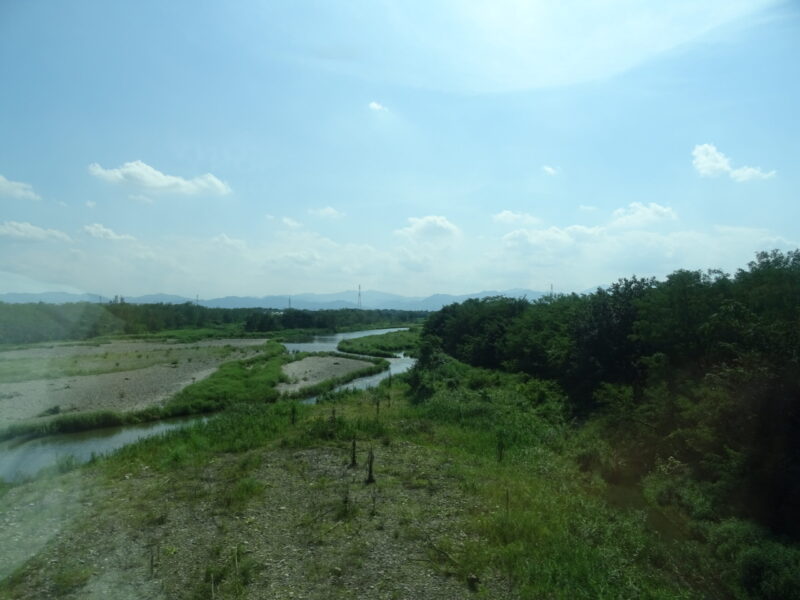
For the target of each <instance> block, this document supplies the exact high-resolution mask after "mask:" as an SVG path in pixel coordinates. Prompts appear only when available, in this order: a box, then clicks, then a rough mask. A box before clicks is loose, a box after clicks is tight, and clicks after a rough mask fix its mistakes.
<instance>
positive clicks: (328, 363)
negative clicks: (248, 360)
mask: <svg viewBox="0 0 800 600" xmlns="http://www.w3.org/2000/svg"><path fill="white" fill-rule="evenodd" d="M371 365H372V363H369V362H366V361H363V360H356V359H353V358H342V357H339V356H308V357H306V358H304V359H302V360H296V361H294V362H290V363H287V364H285V365H283V372H284V374H285V375H286V376H287V377H288V378H289V383H279V384H278V385H277V386H276V387H275V389H276V390H278V391H279V392H281V393H284V392H296V391H297V390H300V389H302V388H304V387H308V386H310V385H315V384H317V383H321V382H322V381H325V380H326V379H332V378H334V377H341V376H343V375H348V374H350V373H352V372H354V371H359V370H361V369H363V368H365V367H369V366H371Z"/></svg>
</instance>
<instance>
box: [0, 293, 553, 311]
mask: <svg viewBox="0 0 800 600" xmlns="http://www.w3.org/2000/svg"><path fill="white" fill-rule="evenodd" d="M544 295H545V294H544V292H536V291H534V290H524V289H513V290H505V291H495V290H487V291H483V292H477V293H475V294H464V295H461V296H454V295H451V294H434V295H433V296H427V297H417V296H400V295H398V294H387V293H386V292H377V291H364V292H361V307H362V308H394V309H400V310H431V311H432V310H439V309H440V308H442V307H443V306H446V305H448V304H453V303H454V302H463V301H464V300H467V299H469V298H487V297H489V296H506V297H508V298H522V297H527V298H528V299H529V300H534V299H536V298H539V297H541V296H544ZM110 300H111V299H110V298H108V297H105V296H100V295H98V294H69V293H66V292H43V293H39V294H19V293H8V294H0V302H6V303H9V304H12V303H20V302H44V303H46V304H66V303H68V302H109V301H110ZM194 301H195V299H194V298H185V297H183V296H175V295H171V294H148V295H146V296H136V297H125V302H129V303H131V304H157V303H159V302H161V303H164V304H183V303H184V302H194ZM290 302H291V307H292V308H302V309H306V310H322V309H336V308H358V292H357V291H355V290H352V291H346V292H338V293H335V294H296V295H293V296H262V297H260V298H257V297H255V296H225V297H224V298H212V299H211V300H200V301H199V304H200V305H201V306H207V307H210V308H289V306H290Z"/></svg>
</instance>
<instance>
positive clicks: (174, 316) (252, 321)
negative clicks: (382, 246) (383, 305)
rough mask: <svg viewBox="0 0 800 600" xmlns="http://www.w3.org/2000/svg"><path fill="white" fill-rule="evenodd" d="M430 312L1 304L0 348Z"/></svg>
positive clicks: (332, 324) (410, 317)
mask: <svg viewBox="0 0 800 600" xmlns="http://www.w3.org/2000/svg"><path fill="white" fill-rule="evenodd" d="M426 314H427V313H424V312H421V311H403V310H357V309H340V310H320V311H311V310H298V309H289V310H283V311H280V310H272V309H261V308H206V307H204V306H198V305H195V304H192V303H190V302H187V303H185V304H128V303H125V302H112V303H110V304H93V303H89V302H77V303H72V304H44V303H29V304H5V303H0V344H22V343H33V342H46V341H55V340H85V339H89V338H93V337H98V336H104V335H119V334H129V335H137V334H148V333H158V332H162V331H171V330H180V329H208V330H214V329H217V330H220V331H222V332H224V333H225V334H227V335H236V334H237V333H255V332H267V331H281V330H286V329H318V330H325V331H334V330H338V329H349V328H353V327H357V326H359V325H368V324H373V323H381V324H384V323H385V324H388V325H391V324H397V323H407V322H410V321H417V320H420V319H421V318H424V316H425V315H426Z"/></svg>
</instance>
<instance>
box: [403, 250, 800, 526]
mask: <svg viewBox="0 0 800 600" xmlns="http://www.w3.org/2000/svg"><path fill="white" fill-rule="evenodd" d="M441 351H444V352H446V353H447V354H449V355H451V356H453V357H455V358H457V359H458V360H460V361H463V362H465V363H468V364H470V365H473V366H480V367H487V368H491V369H499V370H503V371H507V372H516V373H524V374H528V375H531V376H533V377H536V378H541V379H548V380H554V381H556V382H558V383H559V384H560V386H561V387H562V389H563V390H564V391H565V392H566V393H567V396H568V398H569V402H570V408H571V411H572V414H573V416H574V417H576V418H578V419H579V420H580V421H582V422H588V423H591V425H592V427H595V428H596V429H598V430H600V431H601V432H602V434H601V435H602V436H603V437H604V439H605V440H607V441H608V442H610V443H611V444H612V445H613V448H614V450H613V452H611V453H608V452H606V453H604V452H602V451H600V450H597V449H595V450H592V449H587V450H586V452H585V455H584V456H583V457H582V460H583V461H584V462H585V463H586V466H587V467H589V466H595V467H597V468H599V469H601V470H602V471H603V474H604V475H605V476H606V477H607V479H611V480H613V479H615V478H617V479H619V480H622V479H628V480H630V479H635V480H642V481H644V483H645V487H646V490H647V492H648V494H649V495H650V496H651V498H652V499H653V500H654V501H655V502H657V503H659V504H662V505H671V506H674V507H678V508H680V509H681V510H682V511H684V512H685V513H686V514H688V515H690V516H691V517H693V518H697V519H717V520H719V519H723V518H728V517H741V518H748V519H752V520H755V521H757V522H758V523H761V524H762V525H765V526H768V527H769V528H771V530H772V531H773V532H776V533H779V534H785V535H790V536H792V537H794V538H795V539H800V521H798V520H797V515H800V443H798V440H800V251H797V250H795V251H791V252H787V253H781V252H779V251H773V252H770V253H766V252H765V253H759V254H758V255H757V258H756V260H755V261H753V262H751V263H750V264H749V265H748V267H747V268H746V269H740V270H739V271H737V272H736V273H735V275H733V276H731V275H727V274H725V273H722V272H720V271H708V272H700V271H687V270H680V271H676V272H674V273H672V274H671V275H669V276H668V277H667V278H666V279H665V280H664V281H656V280H655V279H639V278H636V277H632V278H630V279H622V280H620V281H618V282H617V283H615V284H613V285H612V286H610V287H609V288H607V289H598V290H597V291H596V292H594V293H592V294H588V295H580V296H579V295H575V294H572V295H562V296H557V297H552V298H542V299H539V300H536V301H533V302H529V301H526V300H517V299H508V298H502V297H498V298H487V299H482V300H467V301H466V302H463V303H461V304H454V305H450V306H447V307H445V308H443V309H442V310H441V311H439V312H438V313H435V314H433V315H432V316H431V317H430V318H429V319H428V321H427V322H426V325H425V327H424V337H423V343H422V346H421V359H420V366H421V369H420V371H419V372H418V373H417V374H416V377H415V380H414V384H415V387H416V390H417V394H418V396H419V397H420V398H424V397H425V395H426V393H428V391H429V390H430V389H432V387H433V384H434V382H432V381H426V380H425V366H426V364H427V365H430V366H431V367H432V368H431V369H430V372H431V373H432V372H435V364H436V362H437V355H438V353H439V352H441Z"/></svg>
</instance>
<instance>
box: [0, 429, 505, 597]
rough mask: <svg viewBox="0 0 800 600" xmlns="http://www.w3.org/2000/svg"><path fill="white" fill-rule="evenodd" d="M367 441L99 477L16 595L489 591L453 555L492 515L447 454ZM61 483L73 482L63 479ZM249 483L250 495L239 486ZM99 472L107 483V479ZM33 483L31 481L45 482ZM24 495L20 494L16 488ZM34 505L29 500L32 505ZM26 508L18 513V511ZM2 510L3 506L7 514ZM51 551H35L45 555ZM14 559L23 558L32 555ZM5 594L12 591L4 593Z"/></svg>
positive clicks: (493, 589)
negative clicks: (241, 495)
mask: <svg viewBox="0 0 800 600" xmlns="http://www.w3.org/2000/svg"><path fill="white" fill-rule="evenodd" d="M365 454H366V448H364V447H361V448H359V452H358V459H359V466H358V467H357V468H355V469H349V468H348V462H349V453H348V448H347V447H346V446H342V445H339V446H324V447H315V448H305V449H300V450H289V449H272V450H269V449H260V450H254V451H251V452H250V453H248V454H245V455H222V456H220V457H218V458H217V459H215V460H214V461H212V462H211V463H210V464H206V465H203V466H200V467H195V468H192V469H190V470H185V471H183V472H171V473H169V472H168V473H159V472H154V471H153V470H152V469H147V468H146V467H142V466H137V465H131V467H130V472H129V473H125V474H121V475H120V476H118V478H117V479H116V480H113V481H110V482H109V483H107V484H106V486H108V485H110V486H111V487H110V488H108V487H106V488H105V489H104V490H101V486H100V485H99V484H95V485H93V486H92V487H91V488H90V489H89V491H87V492H86V493H85V494H84V496H83V500H82V504H81V506H82V511H81V514H80V515H79V516H75V515H71V516H68V517H67V518H66V522H65V523H63V524H61V525H60V526H59V527H57V528H56V529H55V534H54V535H53V536H52V539H51V540H50V543H48V544H47V545H46V546H44V547H43V548H41V549H40V550H39V552H38V554H37V555H36V556H35V558H33V559H32V560H30V561H28V562H27V564H25V565H24V566H23V567H22V568H21V569H20V570H19V571H17V573H16V574H15V575H14V576H13V577H12V579H11V580H10V581H11V582H12V585H10V586H9V587H8V588H6V590H5V594H7V595H8V596H7V597H11V598H57V597H61V598H122V599H128V598H130V599H134V598H136V599H138V598H142V599H144V598H153V599H162V598H170V599H171V598H178V599H182V598H187V599H189V598H253V599H255V598H259V599H261V598H267V599H272V598H274V599H284V598H297V599H301V598H302V599H315V600H323V599H324V600H335V599H339V598H341V599H348V600H349V599H370V600H373V599H386V600H398V599H417V598H426V599H431V600H444V599H447V600H454V599H461V598H471V597H476V593H475V591H474V590H471V589H470V586H469V584H468V581H467V578H465V577H464V575H463V573H462V574H461V575H456V573H458V572H459V569H458V565H457V564H456V562H455V560H456V559H454V558H453V557H454V556H457V555H458V548H459V547H460V546H461V545H463V544H465V543H470V542H472V543H475V542H477V541H478V540H474V539H470V536H469V534H467V533H466V532H465V530H464V529H463V518H464V516H465V515H466V514H468V513H471V512H475V511H482V510H485V509H484V508H482V507H480V506H478V505H476V504H475V500H474V499H473V498H471V497H470V496H468V495H467V494H465V493H464V492H463V485H462V480H461V479H460V477H459V475H458V471H457V470H456V469H454V468H453V465H452V464H450V462H449V460H448V459H447V457H446V456H444V455H441V454H437V453H434V452H431V451H430V450H429V449H425V448H422V447H419V446H416V445H413V444H410V443H408V442H396V443H388V445H381V446H379V447H377V448H376V449H375V454H376V459H375V467H376V469H375V474H376V478H377V483H376V484H374V485H365V483H364V476H365V472H364V463H365V459H366V457H365ZM69 477H71V476H66V478H64V477H62V478H57V479H55V480H52V481H51V482H50V484H49V485H51V486H52V485H57V486H60V487H65V486H67V484H62V483H61V481H67V480H68V478H69ZM245 477H246V478H248V479H250V480H254V481H256V482H257V483H258V485H259V486H261V487H260V488H259V491H258V493H256V494H255V495H253V496H251V497H249V498H248V499H247V500H246V501H244V502H243V503H235V502H233V501H232V500H231V493H230V490H231V489H232V487H233V486H234V484H235V483H236V482H237V481H241V479H242V478H245ZM95 479H96V478H95ZM46 484H47V482H34V483H32V484H27V486H36V485H46ZM31 493H33V492H31V491H26V486H22V487H20V488H17V489H15V490H12V491H11V492H9V493H8V494H7V495H6V497H5V498H2V499H0V510H2V511H8V512H7V514H8V515H9V516H8V517H7V518H5V519H4V520H0V539H9V538H8V537H6V536H7V535H9V534H10V533H13V532H14V531H15V527H16V529H19V528H18V527H17V526H16V522H17V519H18V517H17V515H18V514H19V513H18V511H19V508H11V509H10V511H9V508H8V504H9V503H11V504H18V503H19V502H23V503H24V501H25V498H26V496H25V494H31ZM12 494H13V496H12ZM23 510H24V509H23ZM15 511H17V512H15ZM0 514H3V513H0ZM37 549H39V547H35V548H31V549H30V550H37ZM19 558H20V557H19V556H16V557H15V563H14V565H13V566H18V565H19V564H21V563H20V560H19ZM507 586H508V583H507V582H501V581H497V580H493V581H483V582H480V583H479V584H478V585H477V587H478V588H480V591H479V593H478V594H477V596H478V597H484V598H487V597H488V598H511V597H512V595H511V593H510V591H509V590H508V587H507ZM0 597H5V595H4V592H3V591H0Z"/></svg>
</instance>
